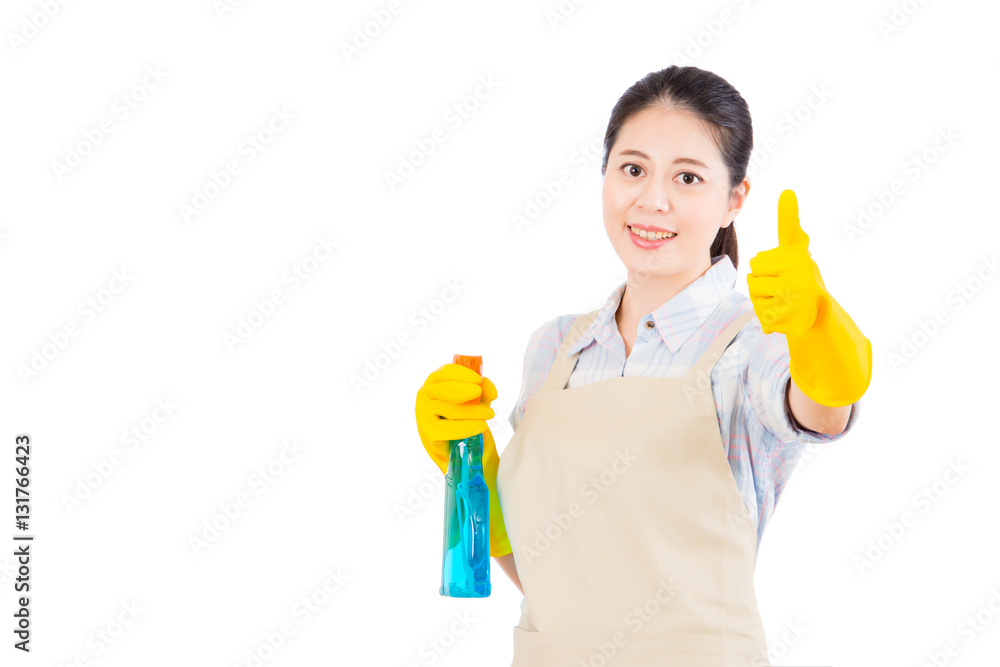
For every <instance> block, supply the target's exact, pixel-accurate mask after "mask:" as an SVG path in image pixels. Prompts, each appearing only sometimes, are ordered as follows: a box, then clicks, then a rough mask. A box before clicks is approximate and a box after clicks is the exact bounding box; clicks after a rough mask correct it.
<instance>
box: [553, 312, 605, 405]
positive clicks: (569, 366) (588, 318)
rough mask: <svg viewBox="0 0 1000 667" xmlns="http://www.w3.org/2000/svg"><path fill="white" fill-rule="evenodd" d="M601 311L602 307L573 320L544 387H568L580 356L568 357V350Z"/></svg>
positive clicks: (577, 354)
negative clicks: (567, 384)
mask: <svg viewBox="0 0 1000 667" xmlns="http://www.w3.org/2000/svg"><path fill="white" fill-rule="evenodd" d="M600 312H601V311H600V309H598V310H593V311H591V312H589V313H584V314H583V315H580V316H579V317H578V318H576V320H574V321H573V324H572V325H571V326H570V328H569V331H567V332H566V335H565V336H564V337H563V342H562V345H560V346H559V352H557V353H556V358H555V360H554V361H553V362H552V368H550V369H549V373H548V375H546V376H545V382H544V383H543V384H542V389H556V390H560V389H565V388H566V383H567V382H569V376H570V375H571V374H572V373H573V369H574V368H576V361H577V359H579V357H580V353H579V352H577V353H576V354H574V355H573V356H572V357H567V356H566V351H567V350H569V348H570V347H572V345H573V343H575V342H576V341H577V340H578V339H579V338H580V336H582V335H583V333H584V332H585V331H586V330H587V327H589V326H590V324H591V323H592V322H593V321H594V320H595V319H596V318H597V315H598V314H599V313H600Z"/></svg>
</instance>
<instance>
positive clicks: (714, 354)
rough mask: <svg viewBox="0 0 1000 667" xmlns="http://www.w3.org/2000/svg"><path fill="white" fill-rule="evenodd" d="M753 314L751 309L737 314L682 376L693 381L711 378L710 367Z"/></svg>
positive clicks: (713, 365)
mask: <svg viewBox="0 0 1000 667" xmlns="http://www.w3.org/2000/svg"><path fill="white" fill-rule="evenodd" d="M754 316H755V312H754V311H753V309H751V310H748V311H747V312H745V313H743V314H742V315H738V316H737V317H736V319H735V320H733V321H732V322H731V323H730V324H729V326H728V327H726V328H725V330H723V332H722V333H721V334H719V335H718V336H717V337H716V338H715V340H714V341H712V344H711V345H709V346H708V349H707V350H705V351H704V352H702V354H701V357H699V358H698V361H696V362H695V363H694V365H693V366H691V368H689V369H688V370H687V372H686V373H685V374H684V375H683V376H682V377H683V378H684V379H685V380H687V381H688V382H695V381H697V380H698V378H711V374H712V369H713V368H715V364H716V363H718V361H719V358H720V357H722V353H723V352H725V351H726V348H728V347H729V345H730V344H731V343H732V342H733V340H734V339H735V338H736V336H737V335H738V334H739V333H740V330H741V329H742V328H743V326H744V325H745V324H746V323H747V322H749V321H750V319H751V318H753V317H754Z"/></svg>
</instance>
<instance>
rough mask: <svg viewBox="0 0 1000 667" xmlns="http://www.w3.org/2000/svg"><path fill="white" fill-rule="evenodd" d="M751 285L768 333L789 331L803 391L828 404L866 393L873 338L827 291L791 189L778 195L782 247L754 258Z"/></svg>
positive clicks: (843, 402)
mask: <svg viewBox="0 0 1000 667" xmlns="http://www.w3.org/2000/svg"><path fill="white" fill-rule="evenodd" d="M747 287H748V289H749V292H750V300H751V302H752V303H753V307H754V311H755V312H756V313H757V317H758V319H759V320H760V323H761V328H762V329H763V331H764V333H767V334H769V333H773V332H779V333H783V334H785V337H786V339H787V341H788V355H789V357H790V361H789V370H790V371H791V375H792V379H793V380H794V381H795V384H796V385H797V386H798V387H799V389H801V390H802V393H804V394H805V395H806V396H808V397H809V398H811V399H812V400H814V401H816V402H817V403H820V404H821V405H826V406H829V407H839V406H842V405H850V404H851V403H853V402H855V401H856V400H858V399H859V398H861V396H862V395H864V393H865V391H867V389H868V385H869V383H870V381H871V375H872V347H871V342H870V341H869V340H868V339H867V338H865V336H864V335H863V334H862V333H861V331H860V330H859V329H858V327H857V325H855V324H854V321H853V320H852V319H851V318H850V316H849V315H848V314H847V313H846V312H845V311H844V309H843V308H841V307H840V304H838V303H837V302H836V301H835V300H834V299H833V297H832V296H830V293H829V292H827V289H826V285H824V284H823V278H822V277H821V276H820V274H819V267H817V266H816V262H814V261H813V259H812V256H811V255H810V254H809V236H808V235H807V234H806V233H805V232H804V231H803V230H802V227H801V226H800V224H799V205H798V200H797V199H796V197H795V193H794V192H792V191H791V190H785V191H783V192H782V193H781V196H780V197H779V198H778V247H777V248H772V249H771V250H765V251H763V252H759V253H757V254H756V255H754V257H753V259H751V260H750V274H749V275H747Z"/></svg>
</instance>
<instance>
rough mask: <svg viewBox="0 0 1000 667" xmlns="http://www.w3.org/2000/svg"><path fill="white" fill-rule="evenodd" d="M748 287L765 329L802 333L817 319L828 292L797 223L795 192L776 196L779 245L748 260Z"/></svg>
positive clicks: (803, 233)
mask: <svg viewBox="0 0 1000 667" xmlns="http://www.w3.org/2000/svg"><path fill="white" fill-rule="evenodd" d="M747 288H748V289H749V291H750V301H751V302H752V303H753V308H754V311H755V312H756V313H757V319H759V320H760V326H761V328H762V329H763V330H764V333H766V334H769V333H773V332H775V331H778V332H780V333H783V334H792V335H801V334H803V333H805V332H806V331H808V330H809V329H810V328H811V327H812V326H813V324H814V323H815V322H816V317H817V316H818V314H819V310H820V307H821V306H822V305H824V303H825V302H829V299H830V295H829V294H828V293H827V291H826V286H825V285H824V284H823V278H822V277H820V275H819V267H818V266H816V262H814V261H813V259H812V256H811V255H810V254H809V236H808V235H807V234H806V233H805V232H804V231H802V227H801V225H799V203H798V200H796V198H795V193H794V192H792V191H791V190H785V191H783V192H782V193H781V196H780V197H779V198H778V247H777V248H772V249H771V250H765V251H763V252H759V253H757V254H756V255H754V257H753V259H751V260H750V274H749V275H747Z"/></svg>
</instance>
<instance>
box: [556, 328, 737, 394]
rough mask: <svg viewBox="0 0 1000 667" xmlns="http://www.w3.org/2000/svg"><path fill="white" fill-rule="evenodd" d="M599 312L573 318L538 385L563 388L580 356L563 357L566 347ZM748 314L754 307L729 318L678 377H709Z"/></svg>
mask: <svg viewBox="0 0 1000 667" xmlns="http://www.w3.org/2000/svg"><path fill="white" fill-rule="evenodd" d="M599 313H600V310H594V311H591V312H589V313H584V314H583V315H580V316H579V317H577V318H576V320H574V321H573V324H572V325H571V326H570V328H569V331H567V332H566V336H565V337H564V338H563V341H562V344H561V345H560V346H559V352H558V353H557V354H556V358H555V360H554V361H553V362H552V367H551V368H550V369H549V372H548V374H547V375H546V376H545V382H544V383H543V384H542V387H541V388H542V389H555V390H561V389H565V388H566V385H567V383H568V382H569V376H570V375H571V374H572V373H573V370H574V369H575V368H576V362H577V359H578V358H579V356H580V353H579V352H576V353H575V354H573V355H572V357H567V356H566V351H567V350H569V348H570V347H572V345H573V343H575V342H576V341H577V340H578V339H579V338H580V336H582V335H583V334H584V332H585V331H586V330H587V327H589V326H590V325H591V323H592V322H593V321H594V320H595V319H596V318H597V315H598V314H599ZM752 317H754V311H753V310H749V311H747V312H745V313H743V314H742V315H739V316H738V317H737V318H736V319H735V320H733V321H732V323H730V325H729V326H728V327H726V329H725V330H724V331H723V332H722V333H721V334H719V336H718V337H717V338H716V339H715V340H714V341H712V344H711V345H710V346H709V347H708V349H707V350H705V352H703V353H702V355H701V357H700V358H699V359H698V361H696V362H695V364H694V365H693V366H692V367H691V368H689V369H688V370H687V372H686V373H685V374H684V375H683V376H682V377H684V378H685V379H686V380H687V381H688V382H691V383H694V382H696V381H697V379H698V378H699V377H704V378H710V377H711V373H712V369H713V368H714V367H715V364H716V363H718V361H719V358H720V357H722V354H723V353H724V352H725V351H726V348H728V347H729V345H730V344H731V343H732V342H733V340H734V339H735V338H736V336H737V334H739V332H740V330H741V329H742V328H743V326H744V325H745V324H746V323H747V322H748V321H749V320H750V319H751V318H752Z"/></svg>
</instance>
